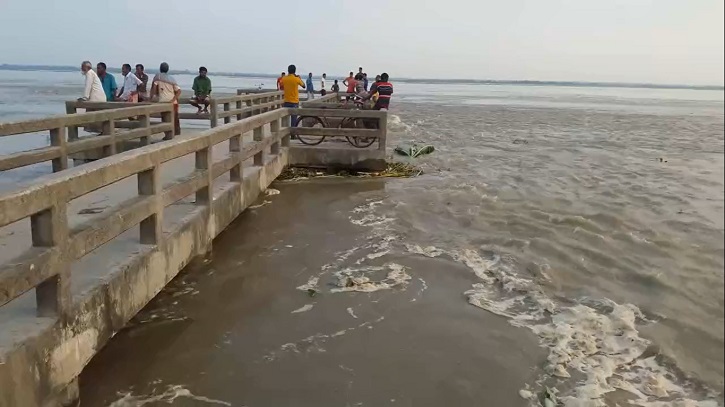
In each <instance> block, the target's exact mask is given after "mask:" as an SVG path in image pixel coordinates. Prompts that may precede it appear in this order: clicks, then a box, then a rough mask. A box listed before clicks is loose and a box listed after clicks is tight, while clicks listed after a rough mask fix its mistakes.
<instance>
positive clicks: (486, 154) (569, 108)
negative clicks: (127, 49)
mask: <svg viewBox="0 0 725 407" xmlns="http://www.w3.org/2000/svg"><path fill="white" fill-rule="evenodd" d="M181 79H182V82H184V81H185V82H189V83H190V81H191V78H181ZM212 79H214V78H212ZM240 81H241V82H244V83H240ZM245 81H246V82H245ZM265 81H267V82H270V83H271V82H272V79H261V78H250V79H238V78H219V82H221V84H222V85H221V86H219V87H217V89H224V87H227V88H228V89H229V90H231V89H234V88H235V87H245V86H250V85H253V84H261V83H264V82H265ZM391 81H392V82H393V83H394V84H395V80H394V77H393V78H391ZM185 82H184V83H185ZM80 83H81V78H80V75H78V76H77V77H76V76H74V75H73V74H69V73H34V72H22V73H18V72H0V121H10V120H20V119H24V118H28V117H38V116H42V115H47V114H60V113H62V112H63V105H62V101H63V100H65V99H69V98H72V97H75V96H76V94H77V93H78V92H79V89H80V86H79V85H80ZM187 87H188V86H187ZM723 96H724V95H723V91H712V90H692V89H667V90H665V89H630V88H596V87H553V86H514V85H475V84H420V83H416V84H412V83H401V84H399V85H396V93H395V96H394V98H393V103H392V111H391V114H392V115H391V118H390V122H389V126H390V130H389V134H390V137H391V139H390V141H389V143H390V144H391V145H390V146H389V147H394V146H396V145H413V144H417V145H419V146H422V145H427V144H430V145H433V146H434V147H435V152H434V153H433V154H431V155H427V156H423V157H420V158H417V159H415V160H414V161H413V163H414V164H415V165H417V166H419V167H420V168H421V169H422V170H423V174H422V175H421V176H419V177H416V178H409V179H403V180H393V181H390V182H387V183H386V186H385V193H384V194H380V193H375V194H371V195H370V196H364V195H362V196H361V195H359V194H358V195H356V197H355V198H352V197H351V198H350V199H357V200H359V202H355V203H354V206H355V207H356V208H355V209H354V210H353V211H351V213H350V219H351V221H353V223H355V224H356V225H361V226H365V227H368V228H369V229H370V233H372V234H373V235H374V236H376V237H377V238H379V241H377V243H376V244H377V246H375V247H374V248H373V249H375V250H374V251H373V252H372V253H370V254H369V255H368V256H373V257H381V258H382V257H383V256H390V255H395V253H398V254H399V255H402V254H405V255H410V256H416V257H419V258H420V260H421V261H429V262H436V263H431V264H435V267H436V268H438V269H440V273H446V271H447V270H448V269H450V270H453V269H455V270H459V269H460V268H464V269H466V270H467V271H468V272H470V273H471V275H472V276H475V283H473V284H471V285H470V286H469V287H467V288H466V289H465V290H462V291H461V292H460V293H459V294H460V295H459V296H452V297H451V298H448V299H446V301H452V302H456V301H463V302H467V303H468V304H469V305H467V306H469V307H475V309H478V310H480V312H484V313H493V314H496V315H498V316H500V317H501V318H505V320H506V321H508V323H509V324H511V325H513V326H514V327H516V328H517V329H520V330H522V332H526V333H527V334H531V335H533V336H534V337H535V338H536V341H537V342H538V344H539V346H540V347H541V348H542V349H543V350H544V352H545V355H546V356H545V359H546V361H545V362H544V363H543V364H542V365H538V366H531V368H532V369H536V380H533V381H531V382H530V383H527V384H526V385H525V386H524V387H522V388H521V389H520V392H519V393H520V395H519V396H520V397H521V398H523V399H528V400H529V401H530V403H531V405H538V403H540V402H541V400H542V399H541V396H540V395H541V394H542V393H546V392H547V388H548V389H549V390H548V391H549V392H551V393H555V394H556V398H558V399H559V401H560V402H561V403H563V404H564V405H567V406H589V405H592V406H597V405H615V404H616V403H618V402H621V399H617V396H612V395H613V394H614V395H616V394H622V393H623V392H624V393H626V394H627V397H626V399H628V400H629V403H631V405H641V406H653V407H659V406H683V407H694V406H702V407H711V406H717V405H722V404H723V385H724V384H723V375H724V371H723V364H724V363H725V356H724V353H723V347H724V346H725V343H724V342H725V335H724V333H723V330H724V318H725V314H724V311H723V297H724V296H725V292H724V280H723V268H724V266H725V265H724V264H723V251H724V250H725V249H724V247H725V235H724V229H723V223H724V216H723V195H724V193H725V189H724V184H723V179H724V177H725V176H724V160H723V147H724V134H725V130H724V125H723V120H724V116H723V107H724V104H723V99H724V98H723ZM37 142H38V143H40V144H42V142H43V139H38V141H37ZM13 143H15V144H12V145H11V144H6V145H5V146H3V145H2V144H0V152H1V153H7V152H12V151H17V150H18V149H22V148H29V147H34V145H31V144H32V142H28V141H14V142H13ZM391 154H392V151H391ZM46 171H48V170H47V168H45V167H42V166H36V167H33V168H29V169H22V170H17V171H14V172H13V173H11V174H5V175H0V186H2V185H3V182H6V183H9V182H12V181H13V180H18V179H20V180H23V181H28V180H30V179H32V177H33V176H35V175H36V174H39V173H43V172H46ZM3 176H4V177H5V179H3ZM347 266H352V264H350V265H347ZM346 270H348V274H345V273H343V274H337V275H332V274H329V275H327V276H325V275H323V274H324V273H323V274H321V275H320V276H315V277H313V278H311V279H310V281H308V284H306V285H303V286H301V287H302V289H307V288H310V287H317V286H318V284H319V279H320V278H328V279H329V278H332V279H335V278H347V277H350V275H351V274H350V273H354V270H355V269H350V268H348V269H346ZM351 270H352V271H351ZM376 271H378V272H380V271H382V272H383V273H384V274H385V273H387V274H386V277H385V278H384V279H382V280H380V281H378V282H377V283H376V282H375V281H371V282H366V284H367V285H366V287H368V288H369V289H370V290H371V291H374V290H377V289H380V288H381V287H379V286H377V285H376V284H378V285H379V284H385V285H387V286H388V287H383V288H393V289H394V288H395V287H396V286H400V285H405V284H412V282H415V281H417V280H416V276H415V270H414V269H410V268H409V267H401V266H399V265H397V264H396V263H386V265H385V266H384V267H382V268H380V269H376ZM416 284H419V283H416ZM423 284H425V285H426V286H428V285H432V284H435V281H430V280H429V281H427V282H424V283H423ZM342 289H344V288H342ZM421 289H425V287H422V286H421ZM296 311H297V312H300V313H302V312H309V308H304V307H303V308H300V309H299V310H296ZM159 400H162V399H159ZM622 405H624V404H622Z"/></svg>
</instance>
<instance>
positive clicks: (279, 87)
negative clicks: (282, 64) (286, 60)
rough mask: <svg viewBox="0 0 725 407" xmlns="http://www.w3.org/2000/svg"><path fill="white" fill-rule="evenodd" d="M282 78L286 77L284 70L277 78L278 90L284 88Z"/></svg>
mask: <svg viewBox="0 0 725 407" xmlns="http://www.w3.org/2000/svg"><path fill="white" fill-rule="evenodd" d="M282 78H284V72H282V74H281V75H280V76H279V78H277V90H282Z"/></svg>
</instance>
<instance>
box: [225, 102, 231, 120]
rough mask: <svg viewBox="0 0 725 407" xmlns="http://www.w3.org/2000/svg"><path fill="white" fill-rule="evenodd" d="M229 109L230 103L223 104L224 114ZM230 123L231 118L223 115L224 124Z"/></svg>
mask: <svg viewBox="0 0 725 407" xmlns="http://www.w3.org/2000/svg"><path fill="white" fill-rule="evenodd" d="M230 107H231V106H230V103H229V102H226V103H224V111H225V112H228V111H229V108H230ZM231 122H232V117H231V116H226V115H225V116H224V124H228V123H231Z"/></svg>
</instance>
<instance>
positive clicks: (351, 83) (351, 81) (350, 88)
mask: <svg viewBox="0 0 725 407" xmlns="http://www.w3.org/2000/svg"><path fill="white" fill-rule="evenodd" d="M342 84H343V85H345V86H347V93H355V85H357V81H355V78H353V76H352V72H350V76H348V77H347V78H346V79H345V80H343V81H342ZM351 98H352V96H350V95H348V96H347V98H346V99H347V100H350V99H351Z"/></svg>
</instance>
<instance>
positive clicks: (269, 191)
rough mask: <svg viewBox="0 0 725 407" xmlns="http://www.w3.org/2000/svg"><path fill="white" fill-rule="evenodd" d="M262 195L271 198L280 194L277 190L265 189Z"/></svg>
mask: <svg viewBox="0 0 725 407" xmlns="http://www.w3.org/2000/svg"><path fill="white" fill-rule="evenodd" d="M264 194H265V195H267V196H272V195H279V194H280V192H279V190H278V189H274V188H267V189H265V190H264Z"/></svg>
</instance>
